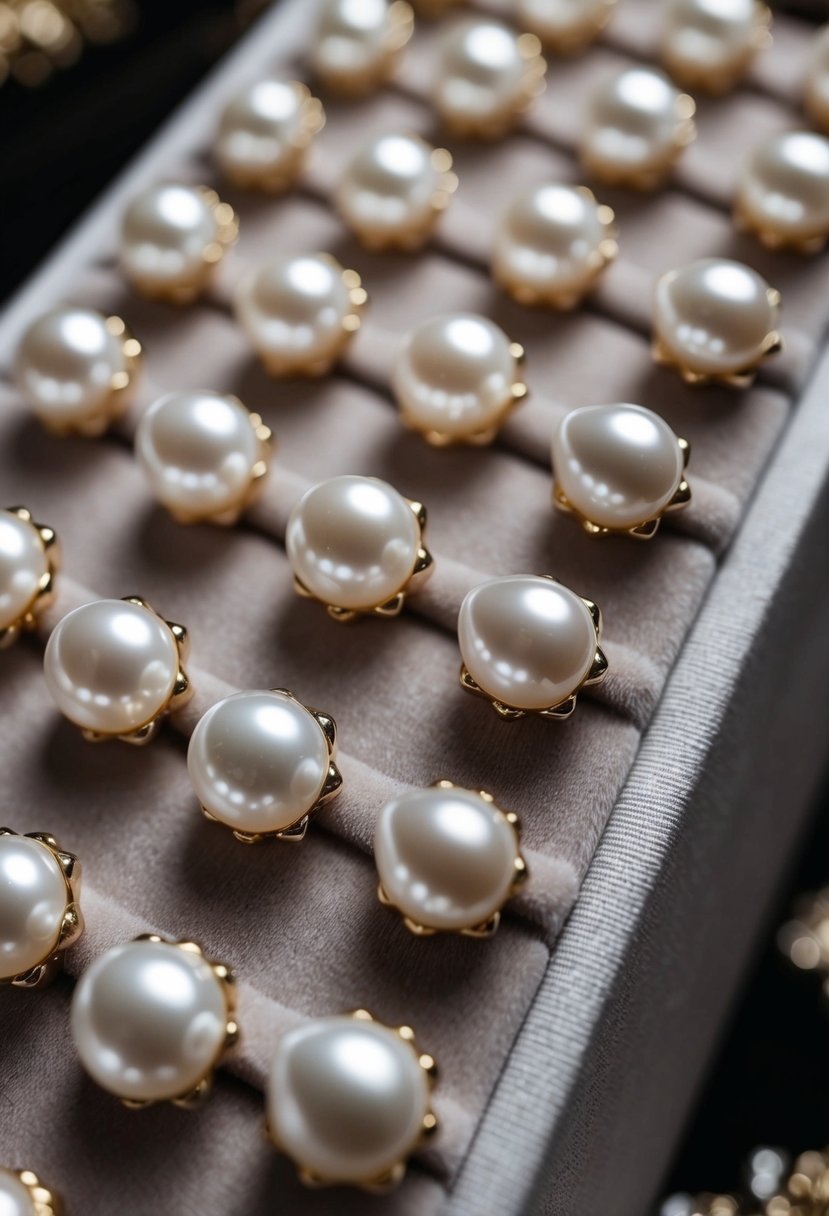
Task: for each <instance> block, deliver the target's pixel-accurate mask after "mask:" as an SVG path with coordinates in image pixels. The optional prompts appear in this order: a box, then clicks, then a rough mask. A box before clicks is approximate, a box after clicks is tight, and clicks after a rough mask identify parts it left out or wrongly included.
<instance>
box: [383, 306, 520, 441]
mask: <svg viewBox="0 0 829 1216" xmlns="http://www.w3.org/2000/svg"><path fill="white" fill-rule="evenodd" d="M519 353H520V348H518V351H516V348H515V347H514V346H513V344H512V343H511V342H510V340H509V338H508V337H507V335H506V334H505V333H504V331H503V330H502V329H499V327H498V326H497V325H496V324H495V323H494V322H493V321H490V320H489V319H488V318H487V317H481V316H476V315H475V314H474V313H446V314H445V315H443V316H437V317H430V318H428V319H427V320H426V321H421V322H420V324H419V325H416V326H415V327H414V329H413V330H411V331H410V333H409V334H407V336H406V338H405V339H404V341H403V344H402V346H401V348H400V350H399V351H398V353H397V356H396V358H395V362H394V367H393V370H392V377H391V383H392V389H393V391H394V394H395V396H396V398H397V403H398V405H399V406H400V410H401V413H402V416H403V419H404V421H405V423H406V425H407V426H411V427H412V428H413V429H415V430H418V431H422V432H423V433H424V434H426V435H427V436H434V437H435V438H437V439H438V440H440V439H443V440H463V439H472V438H475V437H476V436H480V435H482V434H487V433H488V432H490V431H492V429H493V428H494V427H497V426H498V425H499V423H500V422H501V421H502V419H503V417H504V414H505V413H506V411H507V410H508V409H509V408H510V407H511V406H512V405H513V404H514V401H515V399H516V397H517V396H519V395H522V394H523V391H524V389H523V385H522V384H520V373H519V360H518V357H517V355H518V354H519Z"/></svg>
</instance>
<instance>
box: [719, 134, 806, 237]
mask: <svg viewBox="0 0 829 1216" xmlns="http://www.w3.org/2000/svg"><path fill="white" fill-rule="evenodd" d="M735 215H736V217H737V220H738V223H740V224H742V225H743V226H745V227H747V228H750V229H751V230H752V231H754V232H756V233H757V235H758V236H759V237H760V240H761V241H762V242H763V244H765V245H770V246H771V247H773V248H774V247H781V246H789V247H795V248H798V249H802V250H804V251H808V250H814V249H819V248H820V247H821V246H822V245H823V243H824V242H825V240H826V238H827V236H829V140H827V139H825V138H824V137H823V136H822V135H814V134H812V133H811V132H810V131H787V132H784V133H782V134H779V135H773V136H771V138H769V139H766V140H765V141H764V142H763V143H762V144H759V145H758V146H757V147H756V148H755V149H754V150H753V151H752V152H751V154H750V155H749V157H748V160H747V161H746V163H745V165H744V167H743V173H742V177H741V179H740V185H739V187H738V190H737V199H736V203H735Z"/></svg>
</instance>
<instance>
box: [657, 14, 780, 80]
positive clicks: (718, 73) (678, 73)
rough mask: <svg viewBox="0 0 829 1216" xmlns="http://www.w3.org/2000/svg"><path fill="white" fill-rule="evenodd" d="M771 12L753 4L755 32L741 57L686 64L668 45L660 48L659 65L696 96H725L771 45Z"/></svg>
mask: <svg viewBox="0 0 829 1216" xmlns="http://www.w3.org/2000/svg"><path fill="white" fill-rule="evenodd" d="M771 22H772V14H771V9H770V8H769V7H768V6H767V5H766V4H764V3H763V0H755V4H754V29H753V30H752V33H751V38H750V40H749V41H748V42H747V43H746V46H745V47H744V49H743V51H742V53H741V54H740V55H739V56H737V57H736V58H735V59H734V60H733V62H731V63H727V64H719V65H716V64H703V63H698V64H689V63H687V62H686V61H685V60H683V59H682V58H681V57H680V56H678V55H675V54H674V53H673V50H672V48H671V45H670V41H667V42H666V43H665V44H664V45H663V47H662V63H663V65H664V67H665V70H666V71H667V72H669V73H670V75H671V76H672V77H673V79H674V80H675V81H676V82H677V84H680V85H682V87H683V88H685V89H692V90H693V91H695V92H702V93H709V94H710V95H711V96H712V97H718V96H721V95H722V94H723V93H728V92H729V91H730V90H731V89H733V88H734V87H735V85H737V84H738V83H739V82H740V80H742V78H743V76H745V74H746V72H747V71H748V69H749V68H750V67H751V64H752V63H753V61H754V59H755V58H756V57H757V55H759V54H760V52H761V51H766V50H768V49H769V47H770V46H771V44H772V41H773V39H772V36H771Z"/></svg>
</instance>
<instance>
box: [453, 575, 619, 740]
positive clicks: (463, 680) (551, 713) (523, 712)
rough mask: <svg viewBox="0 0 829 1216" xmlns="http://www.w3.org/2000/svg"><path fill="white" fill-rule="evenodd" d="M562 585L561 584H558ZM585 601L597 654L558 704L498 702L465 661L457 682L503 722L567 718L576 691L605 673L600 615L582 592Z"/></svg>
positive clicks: (598, 681)
mask: <svg viewBox="0 0 829 1216" xmlns="http://www.w3.org/2000/svg"><path fill="white" fill-rule="evenodd" d="M539 578H546V579H549V580H550V582H551V583H559V580H558V579H557V578H553V576H552V574H541V575H539ZM559 585H560V586H562V585H563V584H559ZM577 598H578V599H580V600H581V602H582V603H583V604H584V606H585V608H586V609H587V611H588V612H589V613H590V616H591V618H592V620H593V628H594V629H595V631H596V653H595V656H594V658H593V663H592V665H591V667H590V670H589V671H588V673H587V675H586V676H585V677H584V679H583V680H582V681H581V682H580V683H579V684H577V685H576V687H575V688H574V689H573V691H572V692H571V693H569V694H568V695H567V696H566V697H565V698H564V699H563V700H562V701H559V702H558V704H557V705H548V706H546V707H545V708H544V709H521V708H520V707H519V706H516V705H507V704H505V703H504V702H503V701H499V700H498V699H497V697H493V696H491V695H490V694H489V693H488V692H487V691H486V689H484V688H481V686H480V684H478V683H476V681H475V680H473V678H472V676H471V675H470V674H469V670H468V668H467V666H466V664H465V663H461V670H460V677H459V679H460V685H461V688H463V689H464V690H465V691H466V692H471V693H474V694H475V696H477V697H483V699H484V700H485V701H489V703H490V705H491V706H492V708H493V709H494V710H495V712H496V714H498V717H499V718H502V719H503V720H504V721H505V722H517V721H518V719H519V718H527V717H540V718H549V719H552V720H554V721H556V722H561V721H563V720H564V719H565V718H569V717H570V716H571V714H572V713H573V712H574V710H575V708H576V701H577V698H578V695H579V693H580V692H581V691H582V689H583V688H590V687H593V686H594V685H596V684H601V682H602V680H603V679H604V678H605V676H606V675H607V668H608V662H607V658H606V656H605V653H604V651H603V650H602V648H601V646H600V644H599V643H600V641H601V633H602V614H601V610H600V608H599V606H598V604H595V603H594V602H593V600H588V599H585V597H584V596H583V595H580V596H578V597H577Z"/></svg>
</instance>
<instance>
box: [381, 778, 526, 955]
mask: <svg viewBox="0 0 829 1216" xmlns="http://www.w3.org/2000/svg"><path fill="white" fill-rule="evenodd" d="M518 856H519V852H518V840H517V837H516V833H515V829H514V828H513V827H512V825H511V824H510V823H509V821H508V819H507V818H506V816H505V815H504V813H503V811H501V810H499V809H498V807H497V806H495V805H493V803H491V802H487V801H486V800H485V799H483V798H482V797H481V796H480V794H478V793H475V792H474V791H473V790H463V789H457V788H453V789H440V788H432V789H425V790H413V791H411V792H410V793H406V794H401V795H400V797H399V798H395V799H394V800H393V801H392V802H388V803H387V804H386V805H385V806H384V807H383V809H382V811H381V812H380V815H379V817H378V820H377V829H376V833H375V837H374V858H375V861H376V864H377V872H378V874H379V876H380V882H381V884H382V886H383V890H384V891H385V893H386V895H387V896H388V897H389V899H390V901H391V903H392V904H393V905H394V906H395V907H396V908H398V909H399V910H400V912H402V913H403V914H404V916H406V917H408V918H409V920H411V921H412V922H413V923H414V924H416V925H421V926H423V927H424V928H429V929H436V930H445V931H449V932H451V931H458V930H460V929H469V928H474V927H475V926H478V925H482V924H485V923H486V921H488V920H489V919H490V918H491V917H492V916H493V915H494V914H495V913H496V912H497V911H498V910H499V909H500V908H501V906H502V904H503V903H504V901H505V900H506V899H507V898H508V897H509V894H510V891H511V888H512V886H513V883H514V881H515V874H516V865H515V863H516V861H517V860H518Z"/></svg>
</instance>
